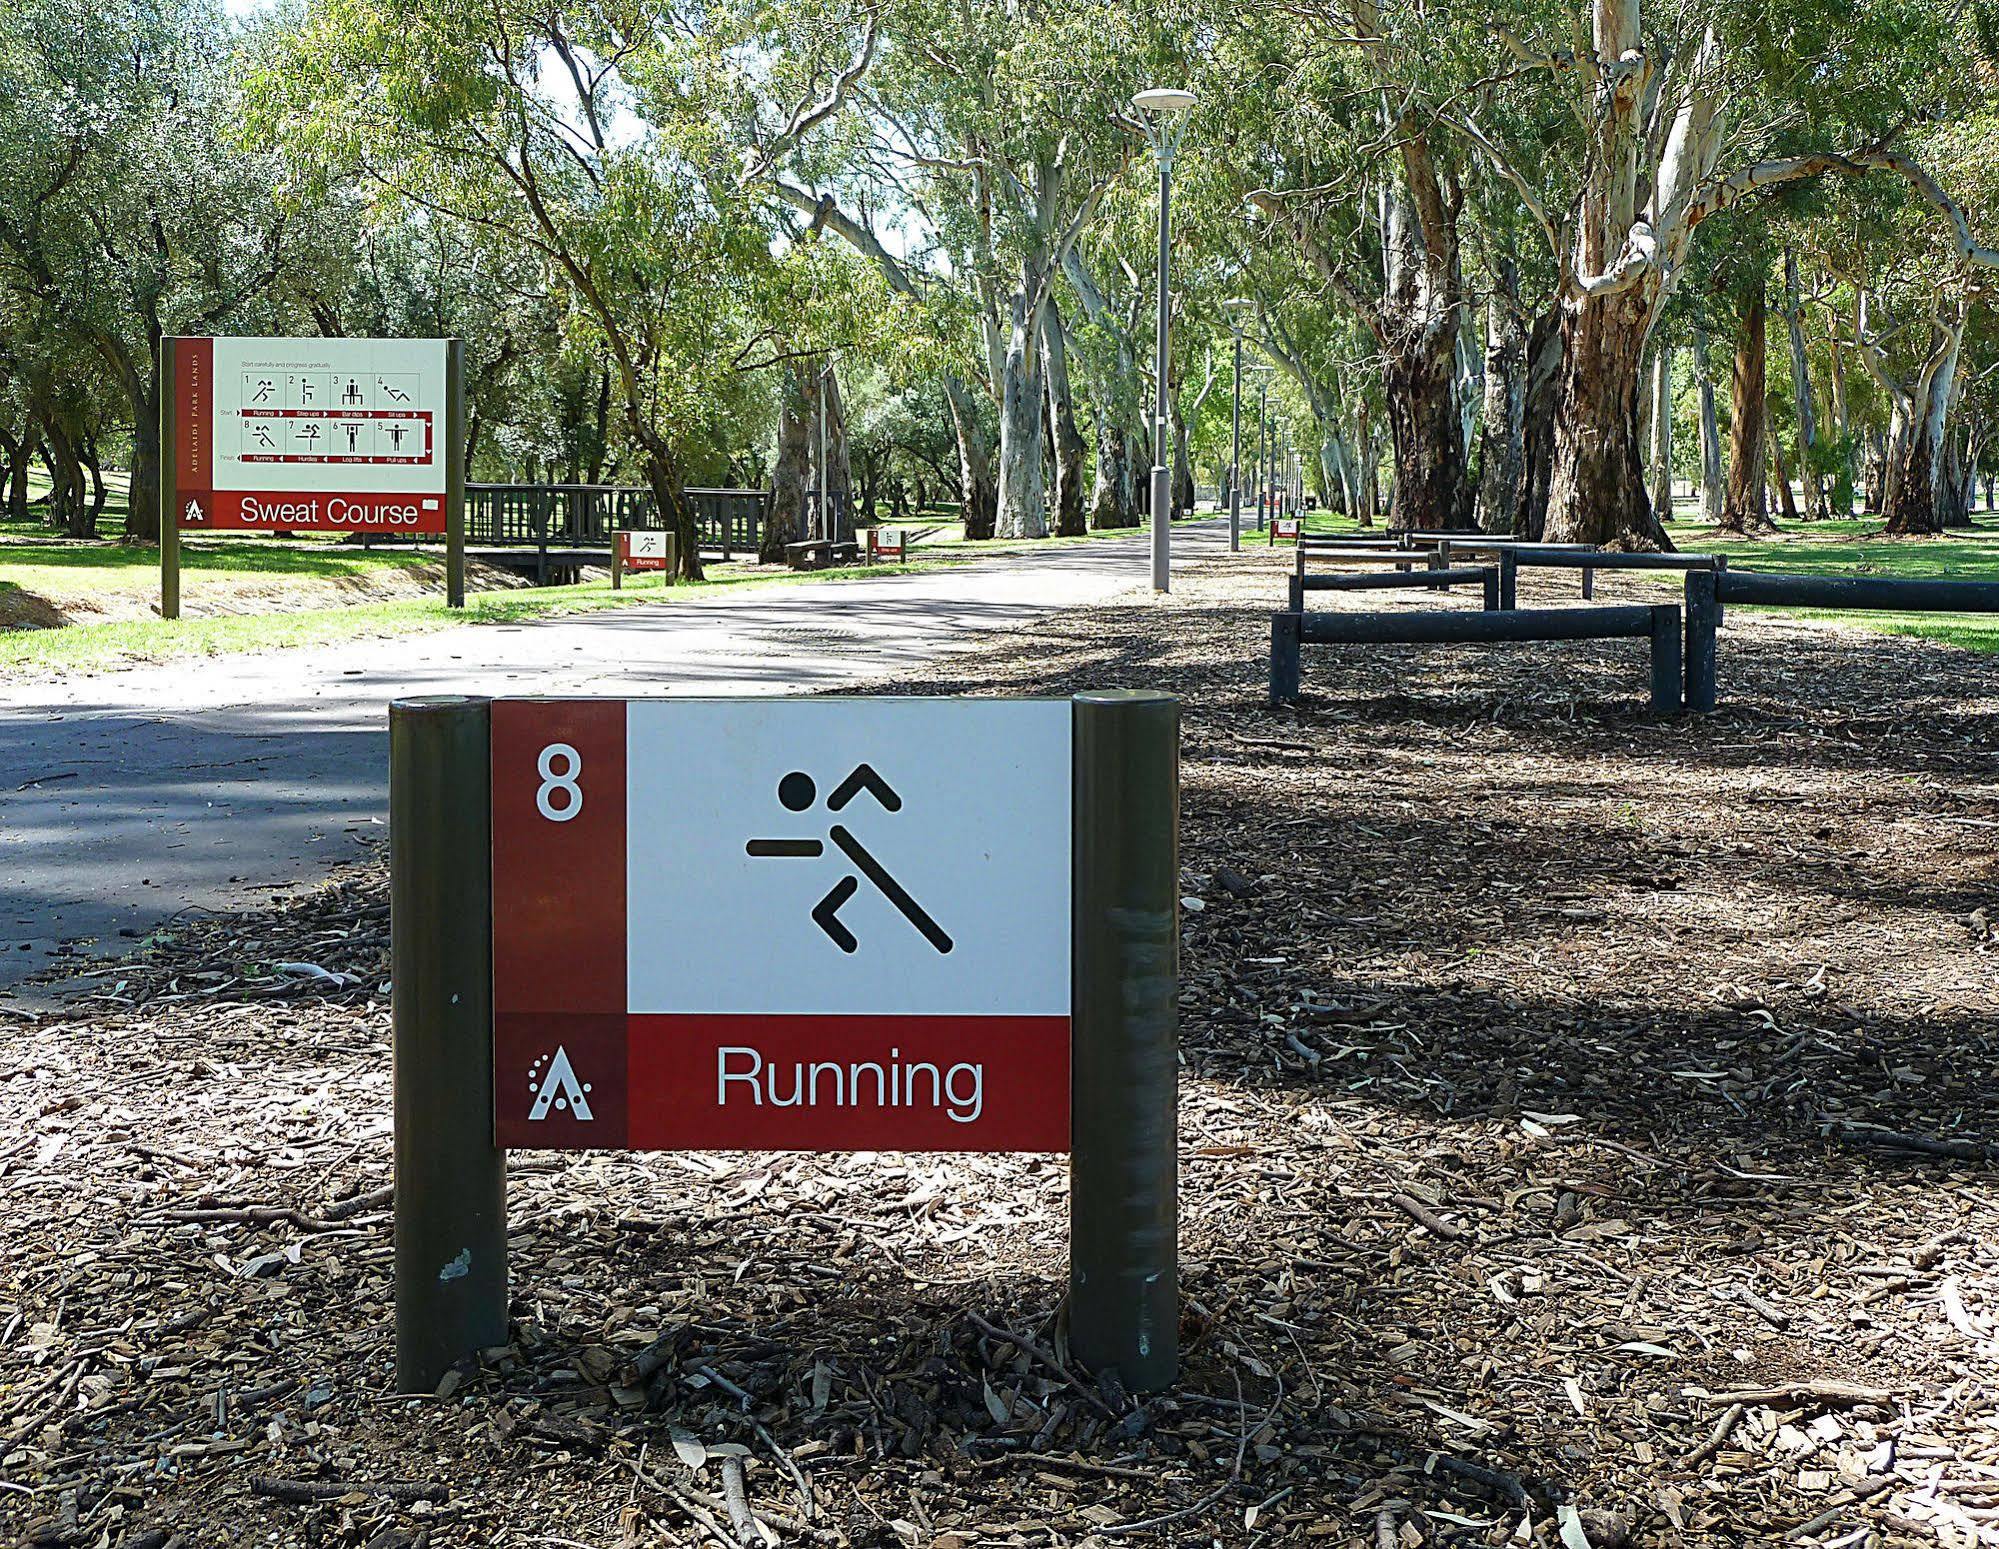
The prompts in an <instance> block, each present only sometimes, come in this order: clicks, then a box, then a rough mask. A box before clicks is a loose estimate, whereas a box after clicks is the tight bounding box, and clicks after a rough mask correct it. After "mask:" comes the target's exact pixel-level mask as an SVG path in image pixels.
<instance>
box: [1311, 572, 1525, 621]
mask: <svg viewBox="0 0 1999 1549" xmlns="http://www.w3.org/2000/svg"><path fill="white" fill-rule="evenodd" d="M1290 581H1291V611H1292V612H1293V613H1301V612H1303V611H1304V608H1305V593H1307V592H1386V591H1407V590H1409V589H1410V588H1412V587H1413V588H1418V589H1422V590H1428V589H1431V588H1441V589H1446V590H1448V589H1449V588H1450V587H1453V586H1474V585H1476V586H1479V587H1482V588H1484V591H1485V606H1486V608H1487V609H1488V610H1491V609H1496V608H1498V606H1499V567H1498V566H1496V565H1459V566H1457V567H1455V568H1453V569H1449V570H1420V571H1412V572H1403V571H1399V570H1398V571H1395V572H1393V573H1391V574H1379V573H1363V574H1360V575H1294V576H1292V577H1291V578H1290Z"/></svg>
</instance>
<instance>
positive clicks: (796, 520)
mask: <svg viewBox="0 0 1999 1549" xmlns="http://www.w3.org/2000/svg"><path fill="white" fill-rule="evenodd" d="M816 369H817V368H816V367H814V366H813V365H812V364H811V363H810V362H807V361H801V360H797V359H793V360H789V361H786V362H785V366H784V372H783V375H782V376H781V378H780V379H779V388H778V404H777V455H776V456H775V458H773V459H772V462H771V472H770V509H769V511H768V512H767V513H766V514H765V517H764V524H763V533H762V536H761V538H760V539H759V541H758V545H757V558H758V559H759V560H761V561H762V562H763V563H765V564H778V563H781V562H782V561H783V559H784V550H785V545H786V544H790V543H796V542H798V541H799V540H800V538H801V537H802V536H803V535H804V532H805V511H806V500H807V499H808V497H809V494H810V489H811V478H812V432H813V425H812V415H811V413H810V408H809V405H810V394H809V391H808V386H807V381H806V379H807V377H808V376H809V375H810V374H811V373H812V372H813V371H815V370H816Z"/></svg>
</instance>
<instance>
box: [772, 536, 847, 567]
mask: <svg viewBox="0 0 1999 1549" xmlns="http://www.w3.org/2000/svg"><path fill="white" fill-rule="evenodd" d="M860 552H861V550H860V545H859V544H856V543H835V542H833V541H832V540H830V539H827V538H807V539H806V540H805V541H804V542H802V543H787V544H786V545H785V546H784V562H785V563H786V564H787V565H789V566H790V567H791V568H792V569H793V570H824V569H825V568H826V567H827V566H829V565H844V564H848V563H850V562H851V561H853V560H854V559H855V558H857V557H858V556H859V554H860Z"/></svg>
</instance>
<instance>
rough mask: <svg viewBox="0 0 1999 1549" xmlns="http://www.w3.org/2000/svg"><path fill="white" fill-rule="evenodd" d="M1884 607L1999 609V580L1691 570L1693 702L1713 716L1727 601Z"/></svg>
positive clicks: (1935, 610)
mask: <svg viewBox="0 0 1999 1549" xmlns="http://www.w3.org/2000/svg"><path fill="white" fill-rule="evenodd" d="M1731 602H1734V603H1745V604H1750V605H1754V606H1760V607H1773V608H1832V609H1853V610H1864V611H1869V612H1884V613H1999V581H1929V580H1921V581H1917V580H1896V579H1893V578H1891V577H1886V576H1813V575H1778V574H1770V573H1766V572H1762V571H1754V570H1728V569H1725V568H1720V567H1717V568H1716V569H1713V570H1689V571H1688V572H1687V708H1688V709H1689V710H1693V711H1696V712H1698V713H1700V714H1703V715H1705V714H1708V713H1709V712H1711V711H1712V710H1713V709H1714V707H1715V703H1716V700H1717V698H1718V693H1719V686H1718V678H1717V663H1716V657H1717V649H1716V631H1717V628H1718V626H1719V625H1720V624H1721V621H1722V608H1723V606H1724V605H1725V604H1728V603H1731Z"/></svg>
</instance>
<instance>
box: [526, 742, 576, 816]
mask: <svg viewBox="0 0 1999 1549" xmlns="http://www.w3.org/2000/svg"><path fill="white" fill-rule="evenodd" d="M558 759H560V760H561V761H562V764H563V771H562V773H561V774H557V773H556V772H555V764H556V760H558ZM534 767H535V771H536V772H537V773H538V774H540V776H541V789H540V790H538V791H536V792H535V793H534V804H535V810H536V811H538V812H540V813H541V815H542V816H543V817H545V818H547V819H548V820H549V822H551V823H567V822H568V821H569V820H570V819H571V818H573V817H575V816H576V815H577V814H578V813H579V812H581V811H582V810H583V787H582V786H580V785H578V784H577V783H576V782H577V780H578V779H579V778H580V777H581V776H582V773H583V755H582V754H581V753H578V752H577V751H576V749H574V748H572V747H571V746H570V745H569V744H568V743H566V742H551V743H550V744H549V745H548V746H547V747H545V748H543V749H542V750H541V757H540V758H538V759H536V760H535V766H534ZM558 791H560V792H561V793H562V803H561V805H560V806H558V805H556V803H555V801H554V799H553V798H554V796H555V794H556V793H557V792H558Z"/></svg>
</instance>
